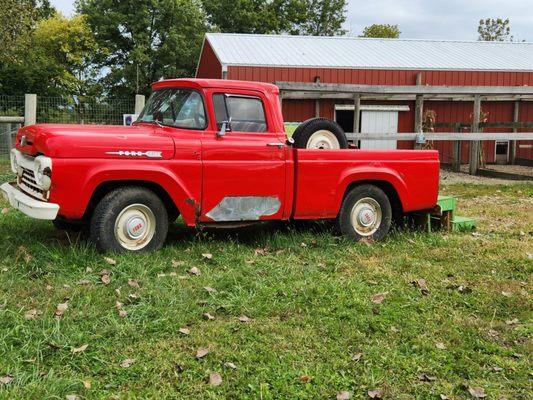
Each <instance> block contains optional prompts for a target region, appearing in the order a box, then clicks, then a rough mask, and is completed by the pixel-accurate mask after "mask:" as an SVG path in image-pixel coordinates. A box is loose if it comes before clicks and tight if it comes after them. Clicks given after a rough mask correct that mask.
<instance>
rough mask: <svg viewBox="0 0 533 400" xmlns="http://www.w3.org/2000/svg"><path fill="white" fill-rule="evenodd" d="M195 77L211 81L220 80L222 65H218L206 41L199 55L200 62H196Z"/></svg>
mask: <svg viewBox="0 0 533 400" xmlns="http://www.w3.org/2000/svg"><path fill="white" fill-rule="evenodd" d="M196 77H197V78H212V79H221V78H222V65H220V62H219V61H218V58H217V56H216V55H215V52H214V51H213V49H212V48H211V45H210V44H209V42H207V40H206V41H205V43H204V46H203V48H202V54H200V61H199V62H198V70H197V71H196Z"/></svg>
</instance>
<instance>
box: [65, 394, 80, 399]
mask: <svg viewBox="0 0 533 400" xmlns="http://www.w3.org/2000/svg"><path fill="white" fill-rule="evenodd" d="M65 398H66V399H67V400H80V396H78V395H77V394H67V395H66V396H65Z"/></svg>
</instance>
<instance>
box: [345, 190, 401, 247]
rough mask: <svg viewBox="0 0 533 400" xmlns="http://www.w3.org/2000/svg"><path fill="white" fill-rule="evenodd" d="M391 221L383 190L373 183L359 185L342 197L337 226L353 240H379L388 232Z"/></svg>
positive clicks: (389, 208)
mask: <svg viewBox="0 0 533 400" xmlns="http://www.w3.org/2000/svg"><path fill="white" fill-rule="evenodd" d="M391 221H392V207H391V204H390V201H389V198H388V197H387V195H386V194H385V192H383V190H381V189H380V188H378V187H377V186H374V185H361V186H357V187H355V188H353V189H352V190H351V191H350V192H348V194H347V195H346V197H345V198H344V201H343V203H342V206H341V210H340V212H339V216H338V217H337V227H338V229H339V231H340V232H341V233H342V234H343V235H344V236H346V237H347V238H349V239H352V240H355V241H359V240H361V239H369V240H381V239H383V238H384V237H385V236H386V235H387V233H388V232H389V230H390V227H391Z"/></svg>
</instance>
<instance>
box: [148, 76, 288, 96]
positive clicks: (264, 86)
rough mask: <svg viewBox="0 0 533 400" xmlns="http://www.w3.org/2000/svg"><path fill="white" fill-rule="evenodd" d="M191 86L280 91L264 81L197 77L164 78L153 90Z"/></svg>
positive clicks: (154, 84) (196, 87)
mask: <svg viewBox="0 0 533 400" xmlns="http://www.w3.org/2000/svg"><path fill="white" fill-rule="evenodd" d="M178 86H181V87H184V86H185V87H190V88H195V89H203V88H216V89H245V90H257V91H260V92H271V93H278V92H279V89H278V87H277V86H276V85H272V84H270V83H263V82H250V81H234V80H227V79H196V78H179V79H163V80H160V81H158V82H154V83H152V90H157V89H162V88H169V87H178Z"/></svg>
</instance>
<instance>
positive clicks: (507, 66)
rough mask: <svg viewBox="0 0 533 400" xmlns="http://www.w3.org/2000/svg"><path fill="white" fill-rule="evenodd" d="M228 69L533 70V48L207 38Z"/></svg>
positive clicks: (460, 43)
mask: <svg viewBox="0 0 533 400" xmlns="http://www.w3.org/2000/svg"><path fill="white" fill-rule="evenodd" d="M206 40H207V41H208V42H209V43H210V45H211V48H212V49H213V51H214V52H215V54H216V56H217V58H218V59H219V61H220V62H221V64H222V65H223V66H224V65H225V66H228V65H243V66H244V65H246V66H270V67H312V68H317V67H318V68H360V69H417V70H418V69H419V70H462V71H464V70H474V71H533V43H524V42H472V41H471V42H463V41H444V40H405V39H364V38H353V37H325V36H289V35H252V34H237V33H207V34H206Z"/></svg>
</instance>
